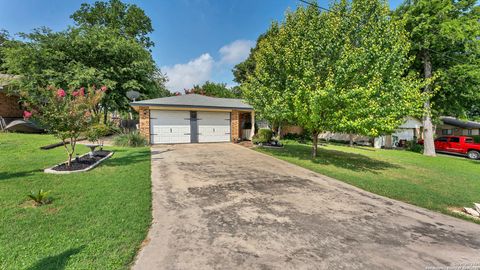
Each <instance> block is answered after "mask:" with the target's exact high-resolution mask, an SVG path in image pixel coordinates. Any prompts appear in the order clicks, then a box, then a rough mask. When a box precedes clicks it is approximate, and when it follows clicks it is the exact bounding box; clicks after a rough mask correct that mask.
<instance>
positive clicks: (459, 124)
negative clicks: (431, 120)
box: [436, 116, 480, 137]
mask: <svg viewBox="0 0 480 270" xmlns="http://www.w3.org/2000/svg"><path fill="white" fill-rule="evenodd" d="M440 120H441V122H442V123H441V124H440V125H438V126H437V129H436V134H437V137H439V136H445V135H455V136H462V135H464V136H475V135H480V123H479V122H474V121H462V120H459V119H457V118H455V117H450V116H444V117H441V118H440Z"/></svg>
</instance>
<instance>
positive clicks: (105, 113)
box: [103, 108, 108, 124]
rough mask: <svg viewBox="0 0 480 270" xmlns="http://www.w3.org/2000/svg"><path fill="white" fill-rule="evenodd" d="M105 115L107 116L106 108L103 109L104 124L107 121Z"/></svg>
mask: <svg viewBox="0 0 480 270" xmlns="http://www.w3.org/2000/svg"><path fill="white" fill-rule="evenodd" d="M107 117H108V110H107V108H105V109H104V110H103V123H104V124H106V123H107Z"/></svg>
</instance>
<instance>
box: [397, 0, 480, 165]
mask: <svg viewBox="0 0 480 270" xmlns="http://www.w3.org/2000/svg"><path fill="white" fill-rule="evenodd" d="M395 15H396V16H397V17H398V18H399V19H401V20H403V21H405V23H406V29H407V30H408V31H409V32H410V34H411V40H412V44H413V46H412V50H411V55H412V56H413V57H415V62H414V63H413V65H412V66H411V69H412V70H414V71H416V72H417V74H419V75H421V76H422V77H423V78H425V79H426V80H427V81H428V82H429V83H428V84H427V85H426V86H425V87H424V88H423V92H424V93H425V94H426V96H428V97H429V98H428V99H426V100H425V102H424V106H423V107H424V112H423V125H424V141H425V143H424V146H425V148H424V149H425V150H424V155H428V156H435V147H434V144H433V137H434V127H433V124H432V118H433V119H435V118H436V117H438V116H440V115H453V116H460V117H466V116H468V114H469V111H471V110H472V108H474V107H475V104H478V103H479V102H480V91H479V90H480V88H479V86H480V69H479V64H480V59H479V56H480V40H479V39H478V37H479V36H480V24H479V20H480V7H479V6H478V5H477V4H476V1H475V0H459V1H451V0H407V1H405V2H404V3H403V4H402V5H401V6H399V7H398V9H397V10H396V11H395Z"/></svg>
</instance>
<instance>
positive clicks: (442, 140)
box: [437, 137, 448, 142]
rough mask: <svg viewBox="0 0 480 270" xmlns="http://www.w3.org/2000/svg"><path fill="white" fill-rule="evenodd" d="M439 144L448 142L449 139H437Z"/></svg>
mask: <svg viewBox="0 0 480 270" xmlns="http://www.w3.org/2000/svg"><path fill="white" fill-rule="evenodd" d="M437 142H448V138H447V137H440V138H438V139H437Z"/></svg>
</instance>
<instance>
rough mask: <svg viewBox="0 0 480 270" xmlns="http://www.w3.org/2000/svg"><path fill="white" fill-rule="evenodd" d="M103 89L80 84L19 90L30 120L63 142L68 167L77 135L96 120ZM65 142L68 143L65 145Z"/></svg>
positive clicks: (104, 89)
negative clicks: (30, 116)
mask: <svg viewBox="0 0 480 270" xmlns="http://www.w3.org/2000/svg"><path fill="white" fill-rule="evenodd" d="M104 91H106V88H104V87H102V90H100V89H99V90H95V89H94V88H92V87H89V88H88V89H85V88H83V87H82V88H80V89H78V90H77V89H72V90H69V91H65V90H63V89H61V88H58V89H57V88H54V87H48V88H46V89H38V91H37V92H36V93H30V92H28V91H21V95H22V98H23V99H24V100H26V101H27V102H26V103H25V104H26V105H27V106H28V108H29V109H30V111H31V113H32V117H33V119H34V120H36V121H38V122H39V123H40V125H41V126H42V127H44V128H45V129H46V130H47V131H48V132H50V133H52V134H53V135H54V136H55V137H57V138H59V139H61V140H62V142H63V143H64V148H65V151H66V152H67V155H68V166H70V165H71V161H72V156H73V154H74V153H75V147H76V142H77V139H78V137H80V135H81V134H82V133H84V132H86V131H87V130H88V128H89V127H90V125H92V124H94V123H97V122H98V115H97V114H96V113H97V111H98V104H99V102H100V100H101V99H102V97H103V95H104ZM67 142H68V143H69V144H66V143H67Z"/></svg>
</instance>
